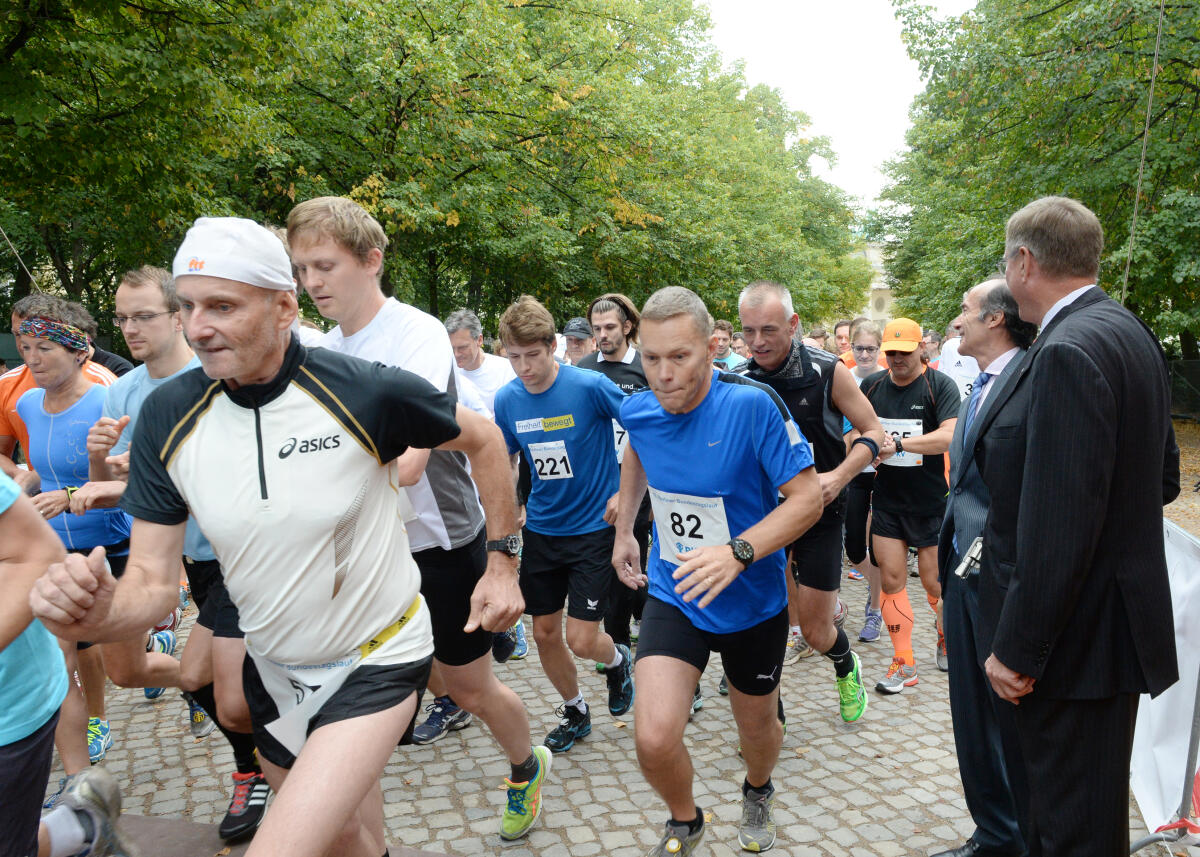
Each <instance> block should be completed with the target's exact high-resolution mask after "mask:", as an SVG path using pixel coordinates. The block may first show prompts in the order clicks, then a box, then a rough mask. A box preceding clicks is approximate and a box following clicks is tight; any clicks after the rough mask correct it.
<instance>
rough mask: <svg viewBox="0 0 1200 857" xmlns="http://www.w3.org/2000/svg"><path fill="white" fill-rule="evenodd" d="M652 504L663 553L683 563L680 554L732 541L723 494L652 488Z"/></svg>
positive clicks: (661, 554) (665, 559)
mask: <svg viewBox="0 0 1200 857" xmlns="http://www.w3.org/2000/svg"><path fill="white" fill-rule="evenodd" d="M650 505H651V506H652V507H653V508H654V525H655V527H656V528H657V530H658V538H659V541H660V545H659V556H661V557H662V559H663V561H664V562H668V563H670V564H671V565H679V560H678V559H676V558H675V554H676V553H684V552H685V551H692V550H695V549H696V548H700V547H704V546H705V545H723V544H727V543H728V542H729V521H728V519H727V518H726V517H725V500H724V499H723V498H721V497H693V496H692V495H690V494H672V493H670V492H669V491H659V490H658V489H656V488H654V487H653V486H651V487H650Z"/></svg>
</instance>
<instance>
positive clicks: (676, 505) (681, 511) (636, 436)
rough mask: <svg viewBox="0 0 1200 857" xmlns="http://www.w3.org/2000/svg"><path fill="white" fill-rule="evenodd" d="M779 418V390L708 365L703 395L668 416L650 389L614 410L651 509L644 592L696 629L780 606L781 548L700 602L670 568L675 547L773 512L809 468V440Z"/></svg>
mask: <svg viewBox="0 0 1200 857" xmlns="http://www.w3.org/2000/svg"><path fill="white" fill-rule="evenodd" d="M788 419H790V415H788V413H787V409H786V407H785V406H784V405H783V403H782V402H781V401H780V400H779V399H778V397H773V396H772V394H771V393H770V392H768V391H767V390H766V389H764V388H763V387H761V386H760V385H758V384H757V383H756V382H753V381H748V380H746V379H744V378H741V377H738V376H734V375H728V374H725V373H723V372H720V371H714V372H713V382H712V388H711V389H710V390H709V393H708V395H707V396H705V398H704V400H703V401H702V402H701V403H700V404H699V405H698V406H697V407H696V408H694V409H693V410H691V411H689V412H687V413H686V414H670V413H667V412H666V411H664V410H663V408H662V406H661V405H659V404H658V400H657V399H656V398H655V397H654V393H653V392H651V391H649V390H646V391H643V392H641V393H634V394H633V395H632V396H630V397H629V398H628V399H626V400H625V404H624V405H623V406H622V408H621V421H622V424H623V425H624V426H625V427H626V429H627V430H628V431H629V443H630V446H631V448H632V449H633V450H634V451H635V452H636V453H637V455H638V458H639V459H641V462H642V467H643V468H644V469H645V471H646V479H647V482H648V483H649V489H648V490H649V491H650V498H651V503H652V504H653V506H654V546H653V547H652V548H651V550H650V559H649V562H648V563H647V576H648V577H649V580H650V585H649V591H650V594H651V595H653V596H654V597H655V598H657V599H659V600H661V601H665V602H667V603H668V604H672V605H674V606H675V607H677V608H679V609H680V610H682V611H683V613H684V614H685V615H686V616H687V617H688V618H689V619H690V620H691V622H692V623H693V624H694V625H695V626H696V627H697V628H700V629H701V630H704V631H710V632H713V633H718V634H727V633H732V632H735V631H742V630H745V629H746V628H750V627H752V626H754V625H757V624H758V623H760V622H763V621H765V620H766V619H768V618H770V617H772V616H774V615H776V614H777V613H779V612H780V611H781V610H783V609H784V608H785V607H786V606H787V590H786V588H785V586H784V578H783V569H784V563H785V562H786V556H785V554H784V551H783V550H777V551H775V552H773V553H770V554H767V555H766V556H761V557H758V558H757V559H756V560H755V561H754V563H752V564H751V565H750V567H749V568H747V569H746V570H745V571H744V572H742V573H741V574H740V575H738V576H737V578H736V579H735V580H734V581H733V583H731V584H730V585H729V587H728V588H727V589H725V590H724V591H723V592H722V593H721V594H720V595H718V596H717V597H716V598H715V599H714V600H713V602H712V603H711V604H709V605H708V606H707V607H705V608H703V609H701V608H700V607H697V606H696V602H694V601H693V602H691V603H685V602H684V601H683V599H682V598H681V597H680V596H679V595H677V594H676V593H675V584H676V581H674V580H673V579H672V578H671V575H672V574H674V572H675V569H676V568H677V567H678V562H679V560H678V559H677V558H676V557H675V555H674V554H675V552H676V551H680V552H683V551H684V550H692V549H695V548H697V547H701V546H705V545H719V544H726V543H727V542H728V541H729V540H730V539H731V538H734V537H735V536H739V535H741V534H742V533H744V532H745V531H746V530H748V529H749V528H750V527H752V526H754V525H755V524H757V523H758V522H759V521H761V520H762V519H763V518H765V517H766V516H767V515H768V514H770V513H771V511H773V510H774V509H775V507H776V506H777V505H778V498H779V490H778V489H779V487H780V486H781V485H784V484H785V483H787V482H789V481H790V480H792V479H793V478H795V477H796V476H797V475H798V474H799V473H800V472H801V471H803V470H805V469H807V468H809V467H812V466H813V460H812V454H811V452H810V451H809V448H808V444H807V443H806V442H804V441H803V440H801V441H800V442H797V441H796V434H797V433H796V432H795V429H794V426H793V428H792V429H791V430H789V428H788V426H787V422H786V421H787V420H788ZM664 554H665V556H664Z"/></svg>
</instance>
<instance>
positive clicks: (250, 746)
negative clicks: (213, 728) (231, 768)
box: [185, 682, 261, 774]
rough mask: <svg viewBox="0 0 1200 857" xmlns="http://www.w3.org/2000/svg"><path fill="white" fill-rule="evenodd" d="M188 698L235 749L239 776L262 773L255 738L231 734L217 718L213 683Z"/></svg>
mask: <svg viewBox="0 0 1200 857" xmlns="http://www.w3.org/2000/svg"><path fill="white" fill-rule="evenodd" d="M186 696H191V698H192V700H193V701H194V702H195V703H196V704H197V705H199V706H200V707H201V708H203V709H204V713H205V714H207V715H208V716H209V717H211V718H212V721H213V723H215V724H217V728H218V729H220V730H221V734H222V735H224V736H225V740H226V741H228V742H229V746H230V747H232V748H233V761H234V764H235V765H237V772H238V773H239V774H258V773H261V770H260V768H259V767H258V757H257V756H255V755H254V736H253V735H251V734H249V733H246V732H231V731H230V730H228V729H226V728H225V724H224V723H222V722H221V720H220V718H218V717H217V714H216V711H217V698H216V695H215V694H214V693H213V685H212V682H209V683H208V684H206V685H204V687H202V688H200V689H199V690H193V691H191V692H190V693H186ZM186 696H185V698H186Z"/></svg>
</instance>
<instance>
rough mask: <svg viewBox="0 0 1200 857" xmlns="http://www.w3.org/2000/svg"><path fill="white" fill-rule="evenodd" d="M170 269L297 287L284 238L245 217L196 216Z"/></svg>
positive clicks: (263, 286) (272, 286)
mask: <svg viewBox="0 0 1200 857" xmlns="http://www.w3.org/2000/svg"><path fill="white" fill-rule="evenodd" d="M171 273H172V274H173V275H174V276H176V277H184V276H187V275H189V274H200V275H203V276H208V277H220V278H221V279H225V280H234V281H235V282H239V283H247V284H249V285H251V286H257V287H258V288H260V289H278V290H280V291H288V292H290V291H292V290H293V289H295V288H296V284H295V282H294V281H293V280H292V263H291V260H290V259H288V254H287V250H285V249H284V247H283V242H282V241H280V240H279V238H277V237H276V236H275V234H274V233H272V232H271V230H269V229H267V228H266V227H265V226H260V225H259V224H257V223H255V222H254V221H253V220H247V219H246V218H244V217H199V218H197V219H196V222H195V223H193V224H192V228H191V229H189V230H188V231H187V235H186V236H184V239H183V244H181V245H180V247H179V252H178V253H176V254H175V262H174V264H173V265H172V266H171Z"/></svg>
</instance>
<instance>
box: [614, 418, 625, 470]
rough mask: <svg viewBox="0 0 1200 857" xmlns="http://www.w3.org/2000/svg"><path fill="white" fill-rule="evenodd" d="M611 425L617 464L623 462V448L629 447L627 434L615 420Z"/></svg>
mask: <svg viewBox="0 0 1200 857" xmlns="http://www.w3.org/2000/svg"><path fill="white" fill-rule="evenodd" d="M612 423H613V447H614V448H615V449H616V450H617V464H620V463H621V462H622V461H624V460H625V447H627V446H629V432H627V431H625V429H624V428H622V426H621V424H620V423H619V422H617V421H616V420H613V421H612Z"/></svg>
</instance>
